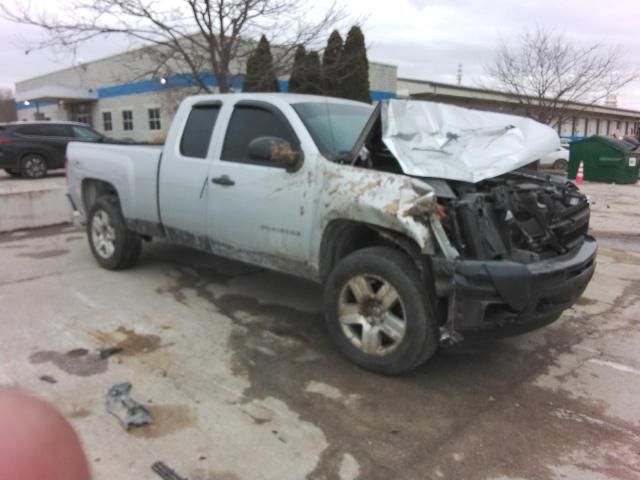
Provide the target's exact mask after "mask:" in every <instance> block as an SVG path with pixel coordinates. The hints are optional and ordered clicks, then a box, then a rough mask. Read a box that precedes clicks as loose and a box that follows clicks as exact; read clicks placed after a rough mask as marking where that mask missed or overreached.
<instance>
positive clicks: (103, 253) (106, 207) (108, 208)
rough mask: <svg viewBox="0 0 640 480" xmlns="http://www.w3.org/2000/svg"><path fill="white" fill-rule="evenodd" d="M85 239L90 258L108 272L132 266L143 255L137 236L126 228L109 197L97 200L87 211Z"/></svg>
mask: <svg viewBox="0 0 640 480" xmlns="http://www.w3.org/2000/svg"><path fill="white" fill-rule="evenodd" d="M87 237H88V239H89V246H90V247H91V252H92V253H93V256H94V257H95V259H96V260H97V261H98V263H99V264H100V266H102V267H104V268H106V269H108V270H123V269H125V268H130V267H132V266H134V265H135V263H136V262H137V261H138V257H140V252H141V251H142V240H141V239H140V236H139V235H137V234H136V233H135V232H132V231H131V230H129V229H128V228H127V226H126V224H125V222H124V217H123V216H122V212H121V211H120V205H119V204H118V199H117V198H116V197H115V196H112V195H109V196H104V197H100V198H98V200H96V202H95V203H94V204H93V206H92V207H91V209H90V210H89V216H88V221H87Z"/></svg>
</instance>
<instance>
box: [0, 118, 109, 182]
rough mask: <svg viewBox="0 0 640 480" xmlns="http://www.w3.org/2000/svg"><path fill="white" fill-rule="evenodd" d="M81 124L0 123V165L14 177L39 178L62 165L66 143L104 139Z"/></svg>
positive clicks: (101, 140) (102, 140)
mask: <svg viewBox="0 0 640 480" xmlns="http://www.w3.org/2000/svg"><path fill="white" fill-rule="evenodd" d="M105 140H106V139H105V137H104V136H103V135H101V134H100V133H98V132H96V131H95V130H94V129H92V128H91V127H89V126H88V125H85V124H83V123H75V122H13V123H4V124H0V168H3V169H4V170H5V171H6V172H7V173H9V174H10V175H14V176H23V177H27V178H40V177H44V176H45V175H46V174H47V171H48V170H55V169H58V168H64V157H65V152H66V150H67V144H68V143H69V142H72V141H74V142H104V141H105Z"/></svg>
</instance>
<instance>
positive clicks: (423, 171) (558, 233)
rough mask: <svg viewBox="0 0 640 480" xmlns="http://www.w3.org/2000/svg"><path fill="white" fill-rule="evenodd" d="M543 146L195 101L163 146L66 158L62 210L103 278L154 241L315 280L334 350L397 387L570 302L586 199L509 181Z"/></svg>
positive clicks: (492, 133)
mask: <svg viewBox="0 0 640 480" xmlns="http://www.w3.org/2000/svg"><path fill="white" fill-rule="evenodd" d="M557 143H558V139H557V135H556V134H555V132H554V131H553V130H551V129H550V128H548V127H546V126H544V125H541V124H538V123H536V122H533V121H532V120H528V119H524V118H520V117H513V116H508V115H502V114H493V113H485V112H474V111H470V110H466V109H461V108H458V107H452V106H445V105H438V104H431V103H428V102H414V101H401V100H390V101H387V102H382V103H380V104H378V105H377V106H376V107H373V106H371V105H367V104H362V103H357V102H352V101H347V100H341V99H335V98H325V97H318V96H305V95H290V94H227V95H206V96H194V97H189V98H187V99H186V100H184V102H183V103H182V105H181V106H180V108H179V110H178V112H177V113H176V115H175V118H174V120H173V123H172V125H171V128H170V130H169V133H168V136H167V139H166V143H165V145H164V147H162V148H161V147H153V146H132V145H102V144H86V143H71V144H70V145H69V147H68V150H67V161H68V180H69V189H70V192H69V198H70V200H71V203H72V206H73V209H74V216H75V217H76V219H78V220H79V221H81V222H86V225H87V236H88V239H89V245H90V247H91V251H92V252H93V255H94V257H95V259H96V260H97V262H98V263H99V264H100V265H101V266H103V267H104V268H107V269H111V270H116V269H125V268H129V267H131V266H133V265H134V264H135V263H136V260H137V259H138V257H139V255H140V252H141V248H142V243H143V241H150V240H151V239H153V238H165V239H168V240H170V241H173V242H176V243H180V244H183V245H188V246H190V247H193V248H196V249H199V250H202V251H205V252H210V253H212V254H215V255H221V256H223V257H228V258H231V259H235V260H238V261H242V262H247V263H250V264H254V265H259V266H262V267H266V268H269V269H274V270H278V271H281V272H285V273H289V274H291V275H296V276H299V277H304V278H307V279H312V280H314V281H317V282H321V283H322V284H323V285H324V305H325V313H326V321H327V326H328V331H329V334H330V335H331V336H332V338H333V340H334V342H335V344H336V346H337V348H338V349H339V350H340V351H341V352H342V353H343V354H344V355H345V356H346V357H347V358H349V359H350V360H351V361H353V362H355V363H356V364H358V365H360V366H362V367H364V368H367V369H370V370H373V371H377V372H381V373H385V374H399V373H402V372H407V371H409V370H411V369H414V368H416V367H417V366H419V365H421V364H422V363H424V362H425V361H426V360H427V359H429V358H430V357H431V356H432V355H433V354H434V353H435V352H436V350H437V348H438V346H439V345H440V344H441V343H443V342H456V341H460V340H462V339H463V338H464V337H467V336H475V335H483V334H490V335H509V334H517V333H521V332H525V331H528V330H531V329H533V328H536V327H539V326H542V325H546V324H548V323H550V322H553V321H554V320H556V319H557V318H558V317H559V316H560V314H561V313H562V311H563V310H565V309H566V308H568V307H570V306H571V305H572V304H573V303H574V302H575V301H576V300H577V299H578V298H579V297H580V295H581V294H582V292H583V291H584V289H585V288H586V286H587V284H588V282H589V280H590V279H591V277H592V275H593V272H594V269H595V257H596V242H595V240H594V239H593V238H592V237H590V236H589V235H588V234H587V229H588V224H589V205H588V201H587V199H586V197H585V196H584V195H583V194H581V193H580V192H579V191H578V189H577V188H576V186H575V185H573V184H571V183H568V182H566V180H563V179H560V178H553V177H548V176H544V175H541V174H538V173H536V172H533V171H527V170H524V169H522V168H521V167H524V166H525V165H526V164H528V163H530V162H531V161H533V160H535V159H536V158H540V157H541V156H542V155H543V154H545V153H547V152H549V151H552V150H554V149H555V148H557Z"/></svg>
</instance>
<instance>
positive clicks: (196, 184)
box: [159, 103, 220, 248]
mask: <svg viewBox="0 0 640 480" xmlns="http://www.w3.org/2000/svg"><path fill="white" fill-rule="evenodd" d="M219 111H220V104H219V103H215V104H211V103H207V104H195V105H194V106H193V107H192V108H191V112H190V113H189V116H188V118H187V121H186V124H185V127H184V130H183V132H182V134H181V136H180V137H179V138H177V141H178V142H179V143H178V145H175V146H174V147H172V148H167V149H165V151H164V152H163V157H164V158H163V159H162V160H161V162H162V165H161V168H160V179H159V189H160V191H159V201H160V211H161V212H162V223H163V225H164V226H165V228H166V230H167V235H168V237H169V238H171V239H172V240H173V241H175V242H179V243H183V244H188V245H191V246H194V247H197V248H205V247H206V236H207V230H208V221H207V209H208V203H207V202H208V197H209V190H210V189H209V188H208V187H209V183H208V179H209V168H210V166H211V156H210V155H209V146H210V143H211V137H212V135H213V129H214V126H215V123H216V119H217V118H218V113H219Z"/></svg>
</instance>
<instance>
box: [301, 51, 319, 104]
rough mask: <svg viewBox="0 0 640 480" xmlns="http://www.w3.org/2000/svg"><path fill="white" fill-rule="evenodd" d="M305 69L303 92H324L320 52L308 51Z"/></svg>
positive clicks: (313, 93) (316, 93)
mask: <svg viewBox="0 0 640 480" xmlns="http://www.w3.org/2000/svg"><path fill="white" fill-rule="evenodd" d="M304 63H305V69H304V79H305V82H304V85H303V93H310V94H312V95H321V94H322V67H321V66H320V55H319V54H318V52H315V51H311V52H309V53H307V58H306V59H305V62H304Z"/></svg>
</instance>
